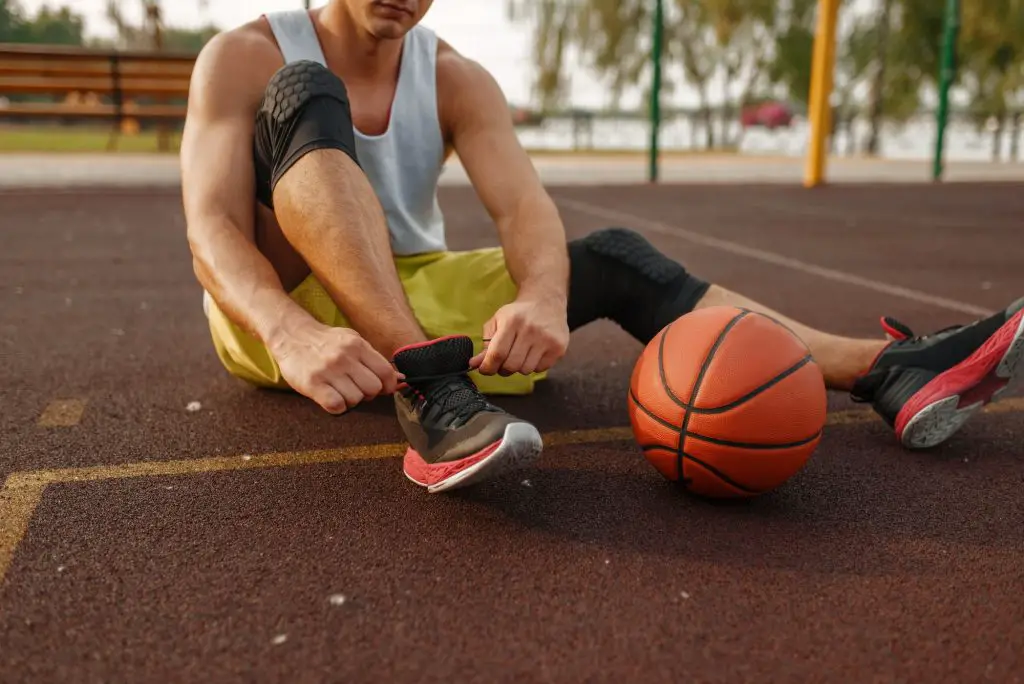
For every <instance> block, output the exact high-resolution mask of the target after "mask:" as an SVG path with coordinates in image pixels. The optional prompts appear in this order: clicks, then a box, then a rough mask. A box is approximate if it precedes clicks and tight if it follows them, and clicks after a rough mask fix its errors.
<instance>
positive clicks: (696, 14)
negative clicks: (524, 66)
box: [506, 0, 813, 147]
mask: <svg viewBox="0 0 1024 684" xmlns="http://www.w3.org/2000/svg"><path fill="white" fill-rule="evenodd" d="M811 1H813V0H795V2H796V4H799V5H801V6H802V5H803V4H806V3H807V2H811ZM776 4H777V3H775V2H772V1H771V0H670V2H668V4H667V6H666V8H665V10H666V11H665V42H664V48H663V49H664V54H663V58H664V59H665V60H666V67H670V66H672V65H673V64H674V65H675V66H676V67H678V69H677V71H679V72H681V73H682V74H683V80H684V81H685V82H686V83H687V84H688V85H689V86H691V87H692V88H693V89H694V91H695V92H696V95H697V98H698V102H699V105H698V107H699V110H700V113H701V119H702V120H703V122H704V129H705V134H706V137H707V141H706V142H707V145H708V146H709V147H711V146H713V145H714V140H715V133H714V127H713V125H712V120H713V112H712V104H711V103H712V93H711V92H710V90H711V85H712V83H716V85H720V87H721V96H720V98H718V99H720V100H721V102H722V111H723V114H724V115H725V116H724V117H723V118H724V119H725V120H726V121H728V120H730V119H731V118H733V116H732V115H733V114H734V113H735V111H736V109H737V108H738V107H740V106H742V104H743V103H744V102H746V101H747V100H749V99H750V98H751V97H752V96H753V94H754V93H755V92H756V91H757V89H758V87H759V85H760V84H761V83H762V81H763V80H764V79H765V78H766V72H767V67H768V65H769V57H770V54H771V52H772V46H773V44H774V42H775V39H776V34H777V32H778V31H779V30H780V29H781V28H782V27H783V26H785V21H784V19H785V17H786V16H787V13H786V12H784V11H780V10H779V9H778V8H777V7H776ZM506 6H507V8H508V13H509V17H510V18H511V19H512V20H513V21H527V22H531V23H532V24H533V29H534V31H533V59H534V66H535V72H534V73H535V76H534V82H533V90H534V96H535V97H536V98H537V100H538V101H539V102H540V103H541V106H542V107H543V108H554V107H558V106H564V105H565V104H566V101H565V100H566V96H567V95H568V92H569V81H568V78H567V76H566V74H565V71H566V67H567V66H568V64H567V62H568V61H569V59H570V57H571V58H573V59H574V61H576V62H578V63H579V66H580V67H582V68H583V69H587V70H590V71H591V72H592V73H594V74H595V75H596V76H597V77H598V78H599V79H601V80H603V81H604V83H605V85H606V86H607V88H608V93H609V99H610V101H611V104H612V106H618V103H619V101H620V99H621V96H622V94H623V92H624V90H625V89H626V88H629V87H637V88H640V89H641V90H643V89H644V86H643V85H642V80H643V79H644V76H645V74H646V73H647V71H648V67H649V64H650V57H651V55H650V51H651V22H652V17H651V14H652V10H653V3H651V2H650V1H649V0H508V2H507V5H506ZM664 81H665V89H666V90H668V91H671V89H672V88H673V87H674V86H675V85H677V83H676V82H675V81H674V80H673V78H672V71H671V69H669V68H666V73H665V76H664ZM723 139H724V141H725V143H726V144H731V143H733V142H734V141H733V140H731V139H730V138H729V129H728V128H723Z"/></svg>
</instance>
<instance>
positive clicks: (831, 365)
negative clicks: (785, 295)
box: [695, 285, 889, 392]
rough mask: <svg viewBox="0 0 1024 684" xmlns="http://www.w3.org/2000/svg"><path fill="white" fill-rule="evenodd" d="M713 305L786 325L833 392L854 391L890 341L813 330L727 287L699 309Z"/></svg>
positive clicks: (715, 289) (708, 297)
mask: <svg viewBox="0 0 1024 684" xmlns="http://www.w3.org/2000/svg"><path fill="white" fill-rule="evenodd" d="M711 306H735V307H739V308H741V309H749V310H751V311H756V312H757V313H761V314H765V315H766V316H770V317H772V318H774V319H775V320H777V321H778V322H779V323H782V324H783V325H784V326H786V327H787V328H789V329H790V330H791V331H793V333H794V334H795V335H796V336H797V337H799V338H800V339H801V340H803V342H804V344H806V345H807V347H808V349H810V350H811V356H813V357H814V361H815V363H817V364H818V367H819V368H821V373H822V375H824V376H825V385H826V386H827V387H828V388H829V389H830V390H842V391H846V392H849V391H850V390H852V389H853V386H854V384H855V383H856V381H857V378H858V377H860V376H861V375H863V374H864V372H865V371H867V369H868V368H870V367H871V364H872V363H873V362H874V360H875V359H877V358H878V355H879V354H880V353H882V350H883V349H885V348H886V346H888V344H889V340H885V339H877V340H865V339H856V338H850V337H842V336H840V335H833V334H831V333H826V332H822V331H820V330H815V329H814V328H810V327H808V326H806V325H804V324H803V323H799V322H797V321H794V320H793V319H791V318H787V317H785V316H783V315H782V314H780V313H778V312H776V311H773V310H772V309H769V308H768V307H767V306H765V305H763V304H761V303H759V302H755V301H753V300H751V299H747V298H746V297H744V296H743V295H740V294H737V293H735V292H730V291H729V290H726V289H725V288H722V287H719V286H717V285H712V286H711V287H710V288H708V291H707V293H706V294H705V295H704V297H702V298H701V300H700V301H699V302H697V305H696V307H695V308H698V309H703V308H706V307H711Z"/></svg>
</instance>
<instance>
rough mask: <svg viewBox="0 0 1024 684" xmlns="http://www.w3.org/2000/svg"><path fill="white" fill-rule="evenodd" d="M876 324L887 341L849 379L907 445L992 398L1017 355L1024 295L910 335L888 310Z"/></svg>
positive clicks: (954, 423)
mask: <svg viewBox="0 0 1024 684" xmlns="http://www.w3.org/2000/svg"><path fill="white" fill-rule="evenodd" d="M882 327H883V328H884V329H885V331H886V333H887V334H888V336H889V338H890V339H891V340H892V342H891V343H890V344H889V346H887V347H886V348H885V349H884V350H883V351H882V353H881V354H879V355H878V358H876V359H875V361H874V363H873V364H872V365H871V368H870V369H869V370H868V371H867V372H866V373H865V374H864V375H863V376H861V377H860V378H859V379H858V380H857V382H856V384H855V385H854V387H853V390H852V392H851V396H852V397H853V399H854V400H855V401H859V402H870V403H871V404H872V407H873V408H874V409H875V411H876V412H877V413H878V414H879V415H880V416H881V417H882V418H884V419H885V421H886V422H887V423H889V425H890V426H892V427H893V428H894V429H895V431H896V437H897V439H899V441H900V443H901V444H902V445H903V446H905V447H907V448H909V449H927V448H930V447H934V446H937V445H939V444H941V443H942V442H945V441H946V440H947V439H949V438H950V437H952V436H953V435H954V434H955V433H956V432H957V430H959V429H960V428H961V427H962V426H963V425H964V423H966V422H967V421H968V420H969V419H970V418H971V416H973V415H974V414H976V413H977V412H978V411H979V410H981V409H982V408H983V407H984V406H985V405H986V404H988V403H990V402H991V401H993V400H994V399H996V398H997V397H998V396H999V395H1000V394H1001V393H1002V392H1003V391H1005V390H1006V388H1007V385H1009V384H1010V382H1011V381H1012V380H1013V378H1014V376H1015V374H1016V373H1017V372H1018V371H1019V370H1020V367H1021V366H1022V363H1021V361H1022V360H1024V298H1022V299H1018V300H1017V301H1016V302H1014V303H1013V304H1011V305H1010V306H1008V307H1007V308H1006V309H1004V310H1003V311H1000V312H999V313H996V314H994V315H992V316H989V317H988V318H984V319H980V320H977V321H975V322H973V323H970V324H968V325H958V326H953V327H950V328H945V329H943V330H940V331H938V332H935V333H932V334H930V335H924V336H921V337H917V336H915V335H914V332H913V331H912V330H911V329H910V328H908V327H907V326H905V325H903V324H902V323H900V322H899V321H897V320H896V319H894V318H891V317H888V316H886V317H884V318H882Z"/></svg>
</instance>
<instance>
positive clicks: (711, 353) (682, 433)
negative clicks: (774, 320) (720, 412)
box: [658, 310, 750, 480]
mask: <svg viewBox="0 0 1024 684" xmlns="http://www.w3.org/2000/svg"><path fill="white" fill-rule="evenodd" d="M749 313H750V312H749V311H743V310H741V311H740V312H739V313H738V314H736V315H735V316H733V317H732V320H731V321H729V322H728V323H726V324H725V327H724V328H722V331H721V332H720V333H718V339H717V340H715V343H714V344H713V345H711V349H709V350H708V353H707V354H705V355H704V360H703V361H702V362H701V364H700V371H698V373H697V379H696V380H694V381H693V389H692V390H690V399H689V402H688V403H689V404H690V406H693V404H694V402H695V401H696V400H697V393H698V392H700V386H701V384H702V383H703V382H704V376H705V375H707V373H708V368H710V367H711V362H712V361H714V359H715V352H717V351H718V349H719V347H721V346H722V343H723V342H725V338H726V336H727V335H728V334H729V331H730V330H732V329H733V328H735V327H736V325H737V324H738V323H739V322H740V321H741V320H743V318H745V317H746V316H747V315H748V314H749ZM665 337H668V333H667V332H666V333H665ZM664 348H665V338H662V340H661V348H660V349H658V370H659V371H660V372H661V374H662V376H661V377H662V380H661V381H662V383H663V384H664V386H665V391H666V392H668V395H669V396H670V397H672V399H675V398H676V397H675V395H674V394H672V390H671V388H669V386H668V382H666V381H665V366H664V365H663V364H662V361H663V358H662V355H661V352H662V350H663V349H664ZM680 405H682V404H680ZM684 409H685V413H683V424H682V425H680V426H679V446H678V447H676V449H677V451H678V452H679V458H678V459H677V460H676V467H677V468H678V469H679V479H680V480H682V479H683V453H684V447H685V446H686V430H687V428H688V427H689V426H690V418H691V417H693V411H692V410H691V409H690V408H689V407H685V406H684ZM723 479H724V478H723Z"/></svg>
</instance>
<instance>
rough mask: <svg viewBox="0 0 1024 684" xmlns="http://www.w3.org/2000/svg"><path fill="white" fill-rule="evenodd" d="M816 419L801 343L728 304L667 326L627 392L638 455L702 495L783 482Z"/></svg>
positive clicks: (816, 380)
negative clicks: (642, 454)
mask: <svg viewBox="0 0 1024 684" xmlns="http://www.w3.org/2000/svg"><path fill="white" fill-rule="evenodd" d="M825 413H826V398H825V380H824V378H823V377H822V374H821V370H820V369H819V368H818V366H817V365H816V364H815V363H814V361H813V360H812V359H811V356H810V354H809V352H808V349H807V347H806V345H804V343H803V342H802V341H801V340H800V339H799V338H797V337H796V336H795V335H794V334H793V333H791V332H790V331H789V330H788V329H787V328H785V327H783V326H782V325H781V324H779V323H777V322H776V321H775V320H773V319H772V318H769V317H768V316H764V315H762V314H758V313H755V312H753V311H748V310H745V309H739V308H735V307H728V306H719V307H708V308H704V309H697V310H696V311H693V312H691V313H689V314H687V315H685V316H683V317H682V318H679V319H678V320H676V321H675V322H674V323H672V324H670V325H668V326H666V327H665V329H663V330H662V331H661V332H660V333H658V335H657V336H656V337H655V338H654V339H653V340H651V342H650V344H648V345H647V348H646V349H644V352H643V354H641V356H640V358H639V360H638V361H637V363H636V366H635V367H634V369H633V375H632V378H631V380H630V386H629V417H630V422H631V423H632V425H633V434H634V436H635V437H636V440H637V443H638V444H639V445H640V447H641V448H642V449H643V451H644V456H646V458H647V460H648V461H650V463H651V464H652V465H653V466H654V467H655V468H657V470H658V472H660V473H661V474H662V475H664V476H665V477H666V478H668V479H669V480H673V481H677V482H679V483H680V484H682V485H683V486H685V487H686V489H688V490H689V491H691V492H693V493H694V494H699V495H701V496H707V497H717V498H724V497H730V498H737V497H751V496H755V495H757V494H763V493H765V492H767V491H770V490H772V489H774V488H776V487H778V486H779V485H781V484H782V483H784V482H786V481H787V480H788V479H789V478H791V477H792V476H793V475H795V474H796V473H797V472H799V471H800V469H801V468H803V466H804V464H805V463H806V462H807V459H808V458H810V456H811V454H812V453H814V450H815V449H816V448H817V447H818V443H819V441H820V440H821V431H822V428H824V426H825Z"/></svg>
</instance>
